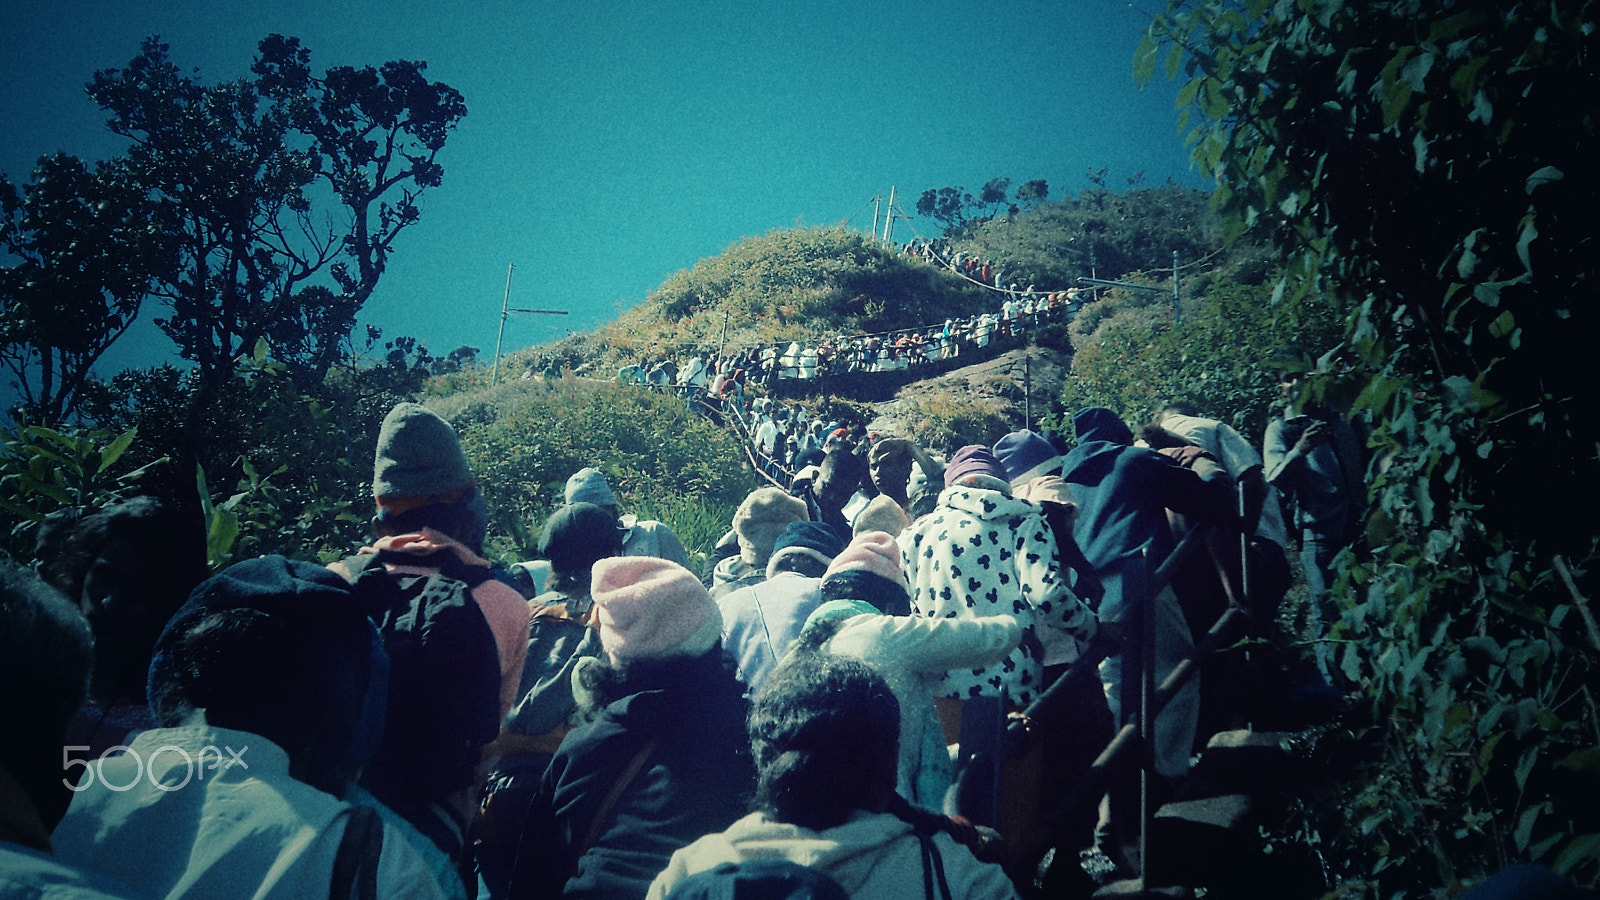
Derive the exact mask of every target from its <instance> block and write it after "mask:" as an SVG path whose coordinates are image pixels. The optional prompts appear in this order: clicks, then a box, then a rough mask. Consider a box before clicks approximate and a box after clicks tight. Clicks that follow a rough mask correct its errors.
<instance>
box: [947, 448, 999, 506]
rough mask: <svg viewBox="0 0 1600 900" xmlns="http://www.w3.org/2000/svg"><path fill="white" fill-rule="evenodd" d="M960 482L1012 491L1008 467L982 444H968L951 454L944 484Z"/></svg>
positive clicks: (970, 485) (948, 485) (951, 485)
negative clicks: (1008, 477)
mask: <svg viewBox="0 0 1600 900" xmlns="http://www.w3.org/2000/svg"><path fill="white" fill-rule="evenodd" d="M958 484H961V485H967V486H969V487H979V488H986V489H988V490H995V491H1000V492H1002V493H1006V494H1009V493H1010V492H1011V482H1010V481H1008V480H1006V467H1005V466H1003V465H1001V464H1000V460H998V459H996V458H995V455H994V453H993V452H991V451H990V450H989V448H988V447H985V446H984V445H982V444H968V445H967V446H965V447H962V448H961V449H959V450H957V451H956V452H954V453H952V454H950V462H949V464H947V465H946V466H945V467H944V486H945V487H953V486H955V485H958Z"/></svg>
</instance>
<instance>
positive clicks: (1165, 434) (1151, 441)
mask: <svg viewBox="0 0 1600 900" xmlns="http://www.w3.org/2000/svg"><path fill="white" fill-rule="evenodd" d="M1139 440H1141V441H1144V443H1145V445H1146V446H1148V447H1149V448H1150V449H1152V450H1166V449H1170V448H1173V447H1187V446H1189V442H1188V441H1185V440H1184V439H1183V438H1181V437H1178V436H1177V435H1175V434H1173V433H1172V432H1170V431H1168V430H1166V429H1165V428H1162V427H1161V426H1160V425H1157V424H1155V423H1154V422H1152V423H1150V424H1148V425H1140V426H1139Z"/></svg>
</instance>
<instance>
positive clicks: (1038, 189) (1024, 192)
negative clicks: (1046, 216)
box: [1017, 178, 1050, 209]
mask: <svg viewBox="0 0 1600 900" xmlns="http://www.w3.org/2000/svg"><path fill="white" fill-rule="evenodd" d="M1048 199H1050V185H1049V184H1047V183H1046V182H1045V180H1044V179H1043V178H1036V179H1034V180H1032V181H1024V182H1023V183H1022V184H1020V185H1018V186H1017V203H1018V204H1020V205H1021V206H1022V207H1023V208H1025V209H1031V208H1033V207H1035V206H1037V205H1039V204H1040V203H1043V202H1044V201H1046V200H1048Z"/></svg>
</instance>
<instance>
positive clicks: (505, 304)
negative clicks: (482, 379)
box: [489, 263, 567, 385]
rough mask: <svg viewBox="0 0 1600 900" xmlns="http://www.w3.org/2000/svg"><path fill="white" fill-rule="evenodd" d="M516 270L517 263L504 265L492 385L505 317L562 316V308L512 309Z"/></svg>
mask: <svg viewBox="0 0 1600 900" xmlns="http://www.w3.org/2000/svg"><path fill="white" fill-rule="evenodd" d="M516 270H517V264H516V263H512V264H511V265H509V266H507V267H506V292H505V296H503V297H502V298H500V333H499V335H497V336H496V337H495V339H494V368H493V369H492V370H491V371H490V374H489V384H490V385H494V384H496V383H498V382H499V381H500V346H501V344H502V343H504V342H505V338H506V319H508V318H510V317H511V314H512V313H533V314H535V315H541V316H564V315H566V314H567V311H566V310H564V309H514V308H512V306H511V305H510V304H511V273H512V272H515V271H516Z"/></svg>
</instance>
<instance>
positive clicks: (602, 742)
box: [514, 556, 755, 898]
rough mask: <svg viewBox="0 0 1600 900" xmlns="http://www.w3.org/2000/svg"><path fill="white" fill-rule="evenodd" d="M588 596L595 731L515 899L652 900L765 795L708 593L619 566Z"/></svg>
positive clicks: (554, 803)
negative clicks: (683, 859)
mask: <svg viewBox="0 0 1600 900" xmlns="http://www.w3.org/2000/svg"><path fill="white" fill-rule="evenodd" d="M590 594H591V596H593V598H594V616H595V618H594V621H595V623H596V624H597V627H598V630H599V635H600V643H601V645H602V647H603V648H604V656H603V658H602V659H598V660H590V661H589V664H588V665H585V666H582V667H580V668H579V670H578V671H577V672H576V673H574V680H575V682H576V684H575V685H574V690H575V692H576V693H578V694H579V696H580V701H581V700H582V699H583V698H590V700H591V702H592V703H593V704H594V707H593V712H592V718H591V719H590V720H589V721H586V722H585V723H584V724H581V725H579V726H577V727H575V728H573V729H572V731H570V732H568V733H567V736H566V738H565V739H564V740H563V741H562V742H561V746H560V749H558V750H557V751H556V754H555V756H554V758H552V759H551V761H550V766H549V768H548V769H547V770H546V771H545V774H544V778H543V779H542V781H541V783H540V787H539V790H538V792H537V794H536V795H535V796H534V799H533V802H532V804H531V805H530V807H529V812H528V820H527V824H526V826H525V829H524V832H523V837H522V840H521V852H520V853H519V854H518V855H517V860H516V873H515V877H514V883H515V884H516V885H517V893H518V894H519V895H526V896H532V897H557V896H562V895H563V894H566V895H569V896H590V897H621V898H643V897H644V895H645V892H646V891H647V890H648V889H649V886H650V881H651V879H653V878H654V877H655V874H656V873H657V872H659V871H660V870H662V869H663V868H665V867H666V865H667V862H668V860H669V859H670V858H671V856H672V853H673V851H675V850H677V849H678V848H679V847H683V846H686V845H687V844H689V843H690V842H691V841H693V840H695V839H696V838H699V837H700V836H701V835H703V834H705V833H706V832H707V831H717V830H720V829H722V828H726V827H727V826H729V825H731V824H732V823H733V822H734V821H736V820H737V819H739V818H740V817H741V816H743V815H744V814H745V812H746V811H748V809H749V802H750V797H751V795H752V794H753V792H754V788H755V765H754V762H753V761H752V758H751V754H750V740H749V734H748V732H747V731H746V729H745V718H746V716H747V715H748V712H749V705H748V703H746V701H745V700H744V697H743V694H744V685H742V684H741V683H740V682H739V681H738V679H737V678H736V677H735V676H734V673H733V668H732V666H731V665H730V664H729V663H728V660H727V658H726V656H725V654H724V653H723V652H722V648H721V647H720V646H719V645H718V641H717V638H718V635H719V633H720V631H721V622H720V619H719V617H718V615H717V606H716V603H715V602H714V601H712V599H711V597H710V595H709V594H707V593H706V589H705V587H704V586H702V585H701V584H700V580H699V579H698V578H696V577H695V576H694V574H693V573H692V572H690V571H689V570H688V569H685V568H683V567H682V566H680V565H678V564H676V563H673V562H670V561H668V560H663V559H657V558H654V557H648V556H617V557H611V558H609V559H602V560H600V561H599V562H597V563H595V565H594V572H593V578H592V581H591V583H590ZM608 800H609V803H610V810H609V812H607V811H605V810H603V809H602V807H603V806H604V805H605V804H606V803H607V802H608ZM602 814H604V816H605V818H604V820H603V821H601V822H598V823H597V822H596V821H595V820H596V817H597V816H600V815H602ZM586 835H587V836H588V837H587V839H586V838H585V836H586Z"/></svg>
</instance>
